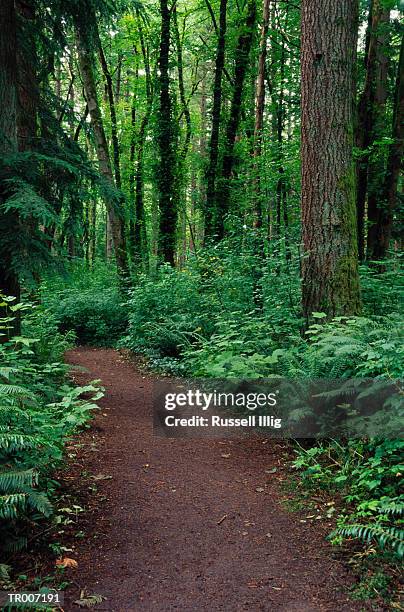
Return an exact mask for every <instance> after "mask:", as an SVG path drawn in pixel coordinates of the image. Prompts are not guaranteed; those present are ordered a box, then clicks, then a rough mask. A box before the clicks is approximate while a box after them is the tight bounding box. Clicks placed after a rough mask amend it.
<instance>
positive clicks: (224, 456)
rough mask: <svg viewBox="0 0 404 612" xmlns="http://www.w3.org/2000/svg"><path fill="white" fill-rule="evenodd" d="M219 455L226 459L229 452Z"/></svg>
mask: <svg viewBox="0 0 404 612" xmlns="http://www.w3.org/2000/svg"><path fill="white" fill-rule="evenodd" d="M221 456H222V457H223V459H228V458H229V457H230V456H231V455H230V453H222V455H221Z"/></svg>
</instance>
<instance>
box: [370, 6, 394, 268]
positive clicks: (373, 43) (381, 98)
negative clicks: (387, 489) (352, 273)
mask: <svg viewBox="0 0 404 612" xmlns="http://www.w3.org/2000/svg"><path fill="white" fill-rule="evenodd" d="M389 20H390V11H389V10H386V9H385V8H384V7H383V5H382V2H381V0H373V12H372V34H371V38H370V41H369V53H372V55H373V57H372V55H370V56H369V62H371V63H372V64H373V65H374V66H373V69H372V70H371V74H373V82H372V84H371V87H372V92H371V98H372V99H371V102H372V108H371V109H368V112H369V113H370V114H371V118H372V126H371V132H370V138H371V142H370V144H373V143H374V142H376V141H377V140H378V139H379V138H380V137H381V136H382V135H383V133H384V126H385V122H386V101H387V78H388V66H389V57H388V53H387V46H388V43H389ZM372 49H373V51H372ZM384 172H385V165H384V159H383V156H382V155H381V154H380V153H376V155H375V154H373V155H372V157H371V158H370V159H369V160H368V198H367V212H368V215H367V216H368V236H367V255H368V258H369V259H371V258H372V257H373V254H374V251H375V244H376V242H377V234H378V227H377V225H378V220H379V205H380V204H381V198H382V191H383V176H384Z"/></svg>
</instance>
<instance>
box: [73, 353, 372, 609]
mask: <svg viewBox="0 0 404 612" xmlns="http://www.w3.org/2000/svg"><path fill="white" fill-rule="evenodd" d="M67 360H68V362H69V363H72V364H76V365H79V366H82V367H84V368H86V370H87V371H86V372H84V371H83V372H79V373H77V374H75V378H76V379H77V380H78V381H79V382H80V383H84V382H86V381H88V380H92V379H95V378H100V379H101V381H102V384H103V386H104V387H105V397H104V398H103V400H101V402H100V406H101V410H100V411H99V412H98V413H97V414H96V417H95V420H94V422H93V424H92V427H91V429H90V430H89V431H87V432H86V433H84V434H83V435H82V436H81V437H80V438H79V440H78V443H76V444H75V446H73V447H72V449H71V450H72V451H74V452H72V454H73V455H76V456H75V457H74V459H72V462H71V465H70V468H69V470H68V471H67V473H66V474H65V476H64V486H65V487H67V489H68V490H69V489H72V490H74V492H75V493H77V492H78V493H79V494H80V489H81V494H82V497H81V498H82V499H83V505H85V506H86V513H83V514H81V515H80V516H79V520H78V523H77V524H78V525H79V526H80V527H81V528H82V529H83V530H84V533H85V536H84V537H83V539H81V540H80V541H77V540H76V541H77V544H76V545H75V547H74V550H72V551H71V552H69V553H66V555H67V556H69V557H73V558H74V559H76V560H77V562H78V568H77V569H69V570H67V572H66V578H67V579H68V580H72V584H71V586H70V587H69V588H68V590H67V592H66V599H67V602H66V605H65V606H64V610H65V611H68V610H77V609H79V608H77V606H76V605H75V604H74V603H73V602H74V600H77V599H78V598H79V597H80V593H81V592H82V591H83V590H85V592H86V593H87V594H88V595H92V594H94V593H96V594H100V595H103V596H104V597H105V598H106V599H105V600H104V601H103V603H102V604H99V605H98V606H97V607H96V609H100V610H101V609H102V610H109V611H111V612H112V611H125V612H129V611H135V612H141V611H153V612H159V611H161V612H163V611H164V612H168V611H170V610H180V611H181V612H191V611H197V612H199V611H201V612H202V611H206V612H208V611H209V612H211V611H212V610H219V611H229V612H233V611H237V610H252V611H255V610H257V611H259V610H268V611H272V610H285V612H286V611H292V610H299V611H300V612H304V611H310V612H314V611H322V610H329V611H335V610H363V609H365V607H364V604H363V602H361V603H359V602H354V601H350V600H349V599H348V596H347V589H348V588H349V586H350V585H351V584H352V580H353V578H352V576H351V575H350V573H349V572H348V570H347V569H346V567H345V566H344V564H343V562H342V560H341V559H340V558H339V557H338V555H337V554H336V553H335V551H334V550H333V549H332V548H331V545H330V544H328V543H327V542H326V541H325V539H324V537H325V535H326V533H327V532H328V531H329V529H330V525H329V523H327V522H324V521H320V520H318V521H314V520H312V521H310V520H307V518H306V517H305V515H307V514H308V512H307V510H306V511H305V510H300V511H298V512H293V513H292V512H290V511H289V510H288V509H287V508H286V507H285V503H284V502H285V500H287V497H288V494H287V493H285V490H284V487H282V484H283V483H284V482H285V481H286V480H287V477H288V476H287V473H285V469H284V467H283V464H284V463H285V454H286V453H287V452H288V450H287V447H286V446H283V445H282V444H279V443H275V442H274V441H269V440H265V439H263V438H259V437H256V438H243V439H239V440H237V439H234V438H233V439H226V440H218V439H204V440H202V439H167V438H161V437H156V436H154V435H153V429H152V385H153V376H152V375H151V374H149V373H146V372H144V371H143V370H142V369H141V368H137V367H136V366H135V365H134V364H133V363H131V362H129V361H127V360H125V358H124V357H123V356H121V355H120V354H119V353H118V352H115V351H113V350H110V349H88V348H79V349H76V350H73V351H70V352H69V353H68V355H67ZM62 482H63V481H62ZM289 497H290V495H289ZM76 527H77V525H76Z"/></svg>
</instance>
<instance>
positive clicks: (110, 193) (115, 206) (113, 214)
mask: <svg viewBox="0 0 404 612" xmlns="http://www.w3.org/2000/svg"><path fill="white" fill-rule="evenodd" d="M82 11H83V8H82V9H81V11H80V12H79V14H78V15H77V14H76V15H75V20H74V26H75V35H76V45H77V54H78V60H79V67H80V73H81V77H82V80H83V86H84V91H85V97H86V103H87V106H88V110H89V114H90V118H91V125H92V129H93V132H94V139H95V143H96V151H97V159H98V165H99V169H100V172H101V174H102V176H103V178H104V181H105V188H104V199H105V203H106V206H107V214H108V219H109V223H110V226H111V232H112V240H113V244H114V249H115V257H116V263H117V267H118V269H119V271H120V272H121V273H122V274H124V275H126V273H127V253H126V246H125V222H124V214H123V210H122V208H123V206H122V204H123V202H122V195H121V194H120V193H119V192H118V191H117V190H116V188H115V183H114V177H113V174H112V167H111V160H110V156H109V150H108V142H107V138H106V135H105V129H104V123H103V119H102V114H101V109H100V105H99V102H98V92H97V86H96V80H95V74H94V52H93V46H92V42H93V41H92V40H91V38H92V37H91V35H90V33H89V31H88V28H87V24H86V21H85V19H84V18H83V14H82ZM93 17H94V23H96V21H95V19H96V17H95V15H94V16H93Z"/></svg>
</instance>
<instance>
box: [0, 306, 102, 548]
mask: <svg viewBox="0 0 404 612" xmlns="http://www.w3.org/2000/svg"><path fill="white" fill-rule="evenodd" d="M4 303H5V302H4V301H3V302H2V303H0V307H1V306H4ZM9 308H11V310H12V309H13V308H17V307H14V306H9ZM34 312H35V310H33V311H32V312H31V315H32V313H34ZM6 325H7V321H6V320H5V319H1V320H0V327H3V328H4V326H6ZM31 325H32V326H35V325H34V323H33V321H32V320H31ZM41 328H42V323H41V324H39V326H38V329H41ZM50 341H51V339H50V337H49V336H47V339H46V341H45V339H44V338H41V337H39V338H29V337H26V336H19V337H14V338H12V339H11V340H9V341H8V342H3V343H2V344H0V519H1V526H0V542H1V547H2V548H3V549H4V550H16V549H18V548H20V547H21V546H23V545H24V543H25V537H24V528H23V527H24V520H25V517H28V516H29V517H30V518H31V519H32V518H33V519H36V518H38V517H39V516H45V517H46V516H49V515H50V513H51V512H52V505H51V502H50V499H49V497H48V495H47V493H49V492H51V481H50V480H49V478H48V477H49V474H50V470H52V469H53V468H55V467H56V466H57V465H58V464H59V462H60V461H61V459H62V456H63V447H64V443H65V440H66V438H67V437H68V436H70V435H71V434H72V432H73V431H74V430H75V429H76V428H77V427H78V426H80V425H83V424H84V423H85V422H86V421H87V420H88V418H89V416H90V411H91V410H92V409H93V408H95V407H96V405H95V403H94V402H95V400H96V399H98V397H100V392H99V390H98V389H97V388H96V387H95V386H94V385H92V384H91V385H88V386H86V387H78V388H73V387H71V386H70V385H69V384H67V382H66V373H67V367H66V366H65V365H64V364H62V363H60V362H57V361H56V362H49V361H43V357H44V354H45V355H48V356H49V355H52V354H55V353H56V352H57V351H59V350H60V349H61V339H60V336H58V337H56V340H55V342H56V345H57V346H55V347H54V348H53V349H52V348H50V347H49V348H48V349H46V350H45V352H44V349H43V348H42V349H41V351H40V352H39V354H38V353H36V352H35V350H34V347H35V346H36V345H37V344H39V345H41V346H42V347H45V346H46V343H49V342H50ZM83 393H88V394H90V397H91V399H82V398H81V395H82V394H83Z"/></svg>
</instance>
